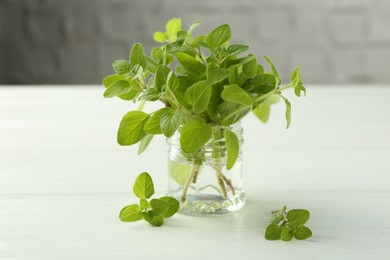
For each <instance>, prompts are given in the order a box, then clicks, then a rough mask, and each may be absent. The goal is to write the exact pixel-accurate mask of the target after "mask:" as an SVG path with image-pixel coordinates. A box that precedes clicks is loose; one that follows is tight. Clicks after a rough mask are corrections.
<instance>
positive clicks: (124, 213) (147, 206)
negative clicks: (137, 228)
mask: <svg viewBox="0 0 390 260" xmlns="http://www.w3.org/2000/svg"><path fill="white" fill-rule="evenodd" d="M133 192H134V194H135V195H136V196H137V197H138V198H139V199H140V202H139V204H132V205H128V206H126V207H124V208H123V209H122V210H121V212H120V213H119V218H120V220H122V221H124V222H134V221H138V220H141V219H144V220H145V221H147V222H148V223H150V224H151V225H153V226H161V225H163V224H164V219H165V218H170V217H172V216H173V215H174V214H175V213H176V212H177V211H178V210H179V202H178V201H177V200H176V199H175V198H172V197H169V196H165V197H161V198H158V199H151V200H150V201H148V199H150V197H151V196H152V195H153V194H154V185H153V181H152V178H151V177H150V175H149V174H148V173H147V172H143V173H141V174H140V175H138V177H137V179H136V180H135V182H134V186H133Z"/></svg>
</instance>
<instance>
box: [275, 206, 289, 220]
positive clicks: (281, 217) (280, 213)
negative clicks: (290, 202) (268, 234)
mask: <svg viewBox="0 0 390 260" xmlns="http://www.w3.org/2000/svg"><path fill="white" fill-rule="evenodd" d="M286 208H287V207H286V206H284V207H283V208H281V209H280V210H278V211H277V212H276V213H274V214H273V215H272V218H271V223H273V224H279V223H280V221H282V220H284V213H285V212H286Z"/></svg>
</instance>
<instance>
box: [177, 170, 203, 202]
mask: <svg viewBox="0 0 390 260" xmlns="http://www.w3.org/2000/svg"><path fill="white" fill-rule="evenodd" d="M199 168H200V165H199V164H196V163H195V164H194V166H193V167H192V172H191V174H190V176H188V179H187V181H186V184H185V185H184V188H183V194H182V195H181V202H183V203H184V202H185V201H186V198H187V192H188V188H189V187H190V184H191V181H192V180H194V179H195V181H196V176H198V173H199Z"/></svg>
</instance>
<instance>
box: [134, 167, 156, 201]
mask: <svg viewBox="0 0 390 260" xmlns="http://www.w3.org/2000/svg"><path fill="white" fill-rule="evenodd" d="M133 192H134V194H135V195H136V196H137V197H138V198H140V199H149V198H150V197H151V196H152V195H153V194H154V186H153V181H152V178H151V177H150V175H149V174H148V173H147V172H143V173H141V174H140V175H138V177H137V179H136V180H135V183H134V186H133Z"/></svg>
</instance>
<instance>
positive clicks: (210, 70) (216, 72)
mask: <svg viewBox="0 0 390 260" xmlns="http://www.w3.org/2000/svg"><path fill="white" fill-rule="evenodd" d="M206 74H207V80H208V81H209V82H210V84H215V83H218V82H221V81H222V80H224V79H226V78H227V77H228V76H229V71H228V70H227V69H224V68H220V67H219V66H218V65H217V64H215V63H211V64H209V65H208V67H207V71H206Z"/></svg>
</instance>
